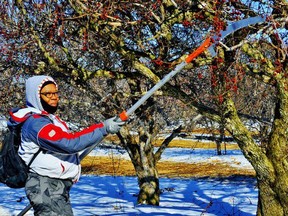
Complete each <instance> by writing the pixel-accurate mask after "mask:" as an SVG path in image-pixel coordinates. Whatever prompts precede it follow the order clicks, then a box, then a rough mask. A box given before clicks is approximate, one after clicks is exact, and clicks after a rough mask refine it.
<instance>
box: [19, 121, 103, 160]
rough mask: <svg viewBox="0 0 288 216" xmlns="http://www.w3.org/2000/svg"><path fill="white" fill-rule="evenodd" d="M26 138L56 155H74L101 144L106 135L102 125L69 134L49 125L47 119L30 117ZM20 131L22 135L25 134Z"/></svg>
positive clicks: (49, 122)
mask: <svg viewBox="0 0 288 216" xmlns="http://www.w3.org/2000/svg"><path fill="white" fill-rule="evenodd" d="M27 121H28V122H27V123H28V124H27V125H26V124H25V125H26V130H25V131H26V133H27V134H26V137H27V136H28V137H29V138H30V140H31V141H33V142H35V143H37V144H38V145H39V146H40V147H41V148H43V149H46V150H49V151H54V152H58V153H64V154H65V153H66V154H74V153H77V152H79V151H82V150H84V149H86V148H87V147H90V146H91V145H93V144H95V143H97V142H101V140H102V139H103V138H104V137H105V136H106V135H107V132H106V129H105V127H104V124H103V123H99V124H94V125H92V126H90V127H88V128H85V129H84V130H81V131H79V132H73V133H69V132H66V131H63V130H62V129H61V128H60V127H58V126H56V125H54V124H52V123H51V121H50V120H49V119H48V118H45V117H40V118H35V117H32V118H30V119H28V120H27ZM25 131H23V129H22V133H23V132H25Z"/></svg>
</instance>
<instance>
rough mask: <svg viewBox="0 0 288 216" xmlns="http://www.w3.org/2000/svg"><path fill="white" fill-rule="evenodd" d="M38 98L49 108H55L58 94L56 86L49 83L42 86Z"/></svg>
mask: <svg viewBox="0 0 288 216" xmlns="http://www.w3.org/2000/svg"><path fill="white" fill-rule="evenodd" d="M40 97H41V98H42V99H43V100H44V101H45V102H46V103H47V104H49V105H50V106H52V107H57V105H58V102H59V94H58V89H57V87H56V85H55V84H53V83H51V84H48V85H46V86H44V87H43V88H42V90H41V92H40Z"/></svg>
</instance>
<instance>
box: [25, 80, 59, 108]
mask: <svg viewBox="0 0 288 216" xmlns="http://www.w3.org/2000/svg"><path fill="white" fill-rule="evenodd" d="M58 102H59V97H58V86H57V83H56V82H55V81H54V79H53V78H52V77H49V76H43V75H41V76H33V77H31V78H29V79H28V80H27V81H26V105H27V107H34V108H36V109H39V110H40V111H46V112H48V113H55V112H56V110H57V107H58Z"/></svg>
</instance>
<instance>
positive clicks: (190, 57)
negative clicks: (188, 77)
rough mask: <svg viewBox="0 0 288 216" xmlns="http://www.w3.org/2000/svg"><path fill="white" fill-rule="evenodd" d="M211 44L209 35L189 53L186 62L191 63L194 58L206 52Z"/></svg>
mask: <svg viewBox="0 0 288 216" xmlns="http://www.w3.org/2000/svg"><path fill="white" fill-rule="evenodd" d="M210 45H211V37H208V38H207V39H206V40H205V41H204V42H203V43H202V44H201V45H200V46H199V47H198V48H197V49H196V50H195V51H194V52H192V53H191V54H189V55H188V56H187V57H186V59H185V61H186V63H190V62H191V61H192V60H193V59H194V58H196V57H197V56H198V55H200V54H201V53H202V52H204V51H205V50H206V49H207V48H208V47H209V46H210Z"/></svg>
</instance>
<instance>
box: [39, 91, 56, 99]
mask: <svg viewBox="0 0 288 216" xmlns="http://www.w3.org/2000/svg"><path fill="white" fill-rule="evenodd" d="M40 94H41V95H44V96H45V97H47V98H52V97H53V96H55V97H59V92H58V91H57V92H43V93H40Z"/></svg>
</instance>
